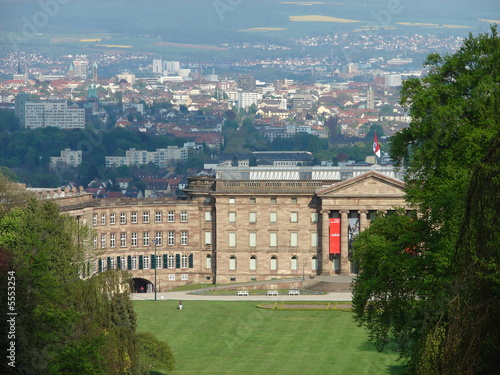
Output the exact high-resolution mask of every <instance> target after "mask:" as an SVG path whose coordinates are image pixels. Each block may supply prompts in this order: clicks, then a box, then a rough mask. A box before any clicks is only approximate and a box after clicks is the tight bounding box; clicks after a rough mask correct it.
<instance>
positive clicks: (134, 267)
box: [132, 256, 137, 270]
mask: <svg viewBox="0 0 500 375" xmlns="http://www.w3.org/2000/svg"><path fill="white" fill-rule="evenodd" d="M132 269H133V270H136V269H137V257H136V256H133V257H132Z"/></svg>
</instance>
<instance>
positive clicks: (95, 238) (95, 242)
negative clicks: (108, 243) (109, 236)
mask: <svg viewBox="0 0 500 375" xmlns="http://www.w3.org/2000/svg"><path fill="white" fill-rule="evenodd" d="M94 249H97V236H94Z"/></svg>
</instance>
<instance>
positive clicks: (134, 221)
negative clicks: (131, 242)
mask: <svg viewBox="0 0 500 375" xmlns="http://www.w3.org/2000/svg"><path fill="white" fill-rule="evenodd" d="M130 222H131V223H132V224H137V212H132V213H131V214H130Z"/></svg>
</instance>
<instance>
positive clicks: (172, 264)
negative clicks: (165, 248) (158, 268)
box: [167, 254, 175, 268]
mask: <svg viewBox="0 0 500 375" xmlns="http://www.w3.org/2000/svg"><path fill="white" fill-rule="evenodd" d="M167 266H168V268H175V255H174V254H170V255H169V256H168V264H167Z"/></svg>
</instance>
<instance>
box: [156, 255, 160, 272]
mask: <svg viewBox="0 0 500 375" xmlns="http://www.w3.org/2000/svg"><path fill="white" fill-rule="evenodd" d="M160 268H161V255H157V256H156V269H157V270H158V269H160Z"/></svg>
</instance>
